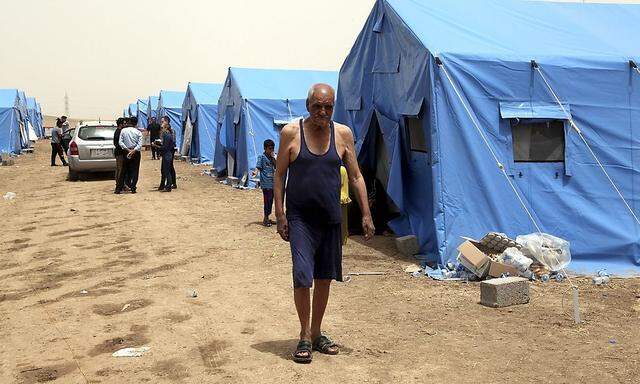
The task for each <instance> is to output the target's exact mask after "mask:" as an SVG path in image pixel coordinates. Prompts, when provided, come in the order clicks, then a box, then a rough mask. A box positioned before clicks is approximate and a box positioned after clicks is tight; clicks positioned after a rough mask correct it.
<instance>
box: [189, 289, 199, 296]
mask: <svg viewBox="0 0 640 384" xmlns="http://www.w3.org/2000/svg"><path fill="white" fill-rule="evenodd" d="M187 297H198V292H196V290H195V289H187Z"/></svg>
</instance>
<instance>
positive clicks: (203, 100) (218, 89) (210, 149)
mask: <svg viewBox="0 0 640 384" xmlns="http://www.w3.org/2000/svg"><path fill="white" fill-rule="evenodd" d="M223 87H224V86H223V85H222V84H210V83H192V82H190V83H189V85H188V86H187V93H186V95H185V97H184V101H183V103H182V122H183V123H185V122H186V121H187V118H188V119H189V121H190V122H191V125H192V127H193V131H192V135H191V145H190V149H189V157H190V158H191V160H192V161H194V162H197V163H207V164H213V159H214V156H215V155H214V152H215V147H216V141H215V138H216V132H217V130H218V99H219V98H220V94H221V93H222V88H223ZM183 126H184V124H183ZM183 136H184V132H183Z"/></svg>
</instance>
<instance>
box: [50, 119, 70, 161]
mask: <svg viewBox="0 0 640 384" xmlns="http://www.w3.org/2000/svg"><path fill="white" fill-rule="evenodd" d="M62 126H63V123H62V120H60V119H57V120H56V126H55V127H54V128H53V129H52V130H51V166H52V167H55V166H56V155H57V156H59V157H60V160H61V161H62V165H64V166H66V165H67V161H66V160H65V159H64V155H63V154H62V145H61V144H60V143H61V142H62Z"/></svg>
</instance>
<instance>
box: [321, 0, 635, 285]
mask: <svg viewBox="0 0 640 384" xmlns="http://www.w3.org/2000/svg"><path fill="white" fill-rule="evenodd" d="M639 22H640V7H639V6H638V5H620V4H581V3H552V2H534V1H509V0H487V1H482V2H479V1H478V2H475V1H462V0H413V1H409V0H386V1H385V0H378V1H377V2H376V4H375V6H374V9H373V11H372V12H371V14H370V16H369V18H368V20H367V22H366V24H365V26H364V29H363V30H362V32H361V33H360V35H359V36H358V38H357V40H356V42H355V44H354V46H353V48H352V50H351V52H350V54H349V55H348V57H347V58H346V60H345V62H344V64H343V66H342V69H341V70H340V82H339V88H338V94H337V101H336V108H335V111H334V118H335V119H336V120H337V121H340V122H342V123H345V124H347V125H349V126H350V127H352V129H353V130H354V132H355V136H356V140H357V142H356V146H357V150H358V159H359V161H360V164H361V166H362V168H363V171H364V172H365V173H368V174H369V175H370V177H372V178H374V179H375V180H377V181H376V183H377V185H379V186H381V189H382V191H378V194H383V195H384V197H385V198H387V199H388V201H387V212H386V213H388V216H387V217H388V218H389V219H390V220H389V226H390V227H391V228H392V229H393V230H394V231H395V232H396V233H397V234H399V235H404V234H416V235H417V236H418V238H419V240H420V243H421V246H422V251H423V252H425V253H427V254H428V255H429V256H430V257H431V258H432V260H437V261H440V262H444V261H450V260H453V259H455V257H456V255H457V250H456V247H457V246H458V245H459V244H460V243H461V242H462V239H461V236H469V237H473V238H479V237H480V236H482V235H483V234H485V233H486V232H489V231H501V232H505V233H507V234H508V235H510V236H516V235H520V234H527V233H532V232H537V228H536V227H537V226H538V227H540V229H541V230H542V231H543V232H547V233H550V234H553V235H556V236H559V237H562V238H565V239H567V240H569V241H570V242H571V251H572V255H573V262H572V264H571V266H570V267H571V268H572V269H574V270H578V271H583V272H586V271H588V272H591V273H593V271H594V270H595V269H596V268H601V267H607V268H609V270H610V271H615V272H617V273H635V274H637V273H638V272H640V241H639V234H640V226H639V225H638V224H637V223H636V220H635V219H634V214H633V213H632V212H633V211H635V212H638V208H639V207H640V155H639V154H638V153H639V152H638V142H640V125H639V124H640V71H638V69H637V68H636V64H635V62H637V61H638V60H640V46H638V44H636V40H635V39H631V38H629V36H635V34H636V32H635V29H636V26H637V25H638V23H639ZM532 60H533V61H532ZM630 60H632V61H631V62H630ZM556 96H557V98H556ZM574 125H575V126H579V127H580V129H581V133H580V132H579V131H578V130H576V129H575V128H574V127H573V126H574ZM580 135H583V136H584V138H585V140H586V142H587V143H589V145H590V146H591V148H592V149H593V152H594V153H595V154H596V156H597V157H598V158H599V160H600V161H601V162H602V164H603V167H604V169H605V170H606V172H607V173H608V174H609V175H610V176H611V179H612V180H614V182H615V183H616V184H617V187H619V189H620V192H621V194H622V195H623V196H624V198H625V199H626V201H627V202H628V204H629V208H630V209H628V208H627V207H626V206H625V204H624V202H623V201H622V199H621V198H620V196H619V195H618V194H617V193H616V191H615V189H614V188H613V186H612V185H611V183H610V182H609V181H608V179H607V178H606V177H605V175H604V173H603V172H602V169H601V168H600V167H599V166H598V165H597V162H596V161H595V159H594V157H593V156H592V154H591V153H590V151H589V149H588V148H587V146H586V145H585V144H584V142H583V140H582V138H581V136H580ZM365 177H366V176H365ZM512 185H513V188H512ZM519 199H522V201H520V200H519ZM527 212H529V213H530V214H531V216H529V213H527ZM635 215H637V214H635Z"/></svg>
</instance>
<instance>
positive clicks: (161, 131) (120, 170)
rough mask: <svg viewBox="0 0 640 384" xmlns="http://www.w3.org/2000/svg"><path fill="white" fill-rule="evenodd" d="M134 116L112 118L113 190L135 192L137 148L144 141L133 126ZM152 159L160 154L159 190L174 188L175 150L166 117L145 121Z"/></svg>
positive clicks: (135, 124)
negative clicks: (114, 164) (114, 160)
mask: <svg viewBox="0 0 640 384" xmlns="http://www.w3.org/2000/svg"><path fill="white" fill-rule="evenodd" d="M137 124H138V118H137V117H121V118H119V119H118V120H117V121H116V126H117V128H116V130H115V132H114V135H113V145H114V147H115V150H114V155H115V158H116V187H115V190H114V193H115V194H118V195H119V194H122V193H123V192H125V191H129V192H131V193H136V192H137V185H138V177H139V174H140V161H141V158H142V155H141V151H142V146H143V142H144V137H143V135H142V132H141V131H140V130H139V129H138V128H136V126H137ZM147 129H148V131H149V136H150V141H151V155H152V159H154V160H155V159H158V158H162V164H161V180H160V186H159V187H158V190H159V191H162V192H171V190H172V189H175V188H178V185H177V183H176V170H175V168H174V166H173V156H174V153H175V150H176V145H175V143H176V135H175V132H174V131H173V129H172V128H171V123H170V122H169V118H168V117H166V116H165V117H163V118H162V119H161V124H158V123H157V122H156V119H155V117H152V118H151V119H150V122H149V127H148V128H147Z"/></svg>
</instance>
